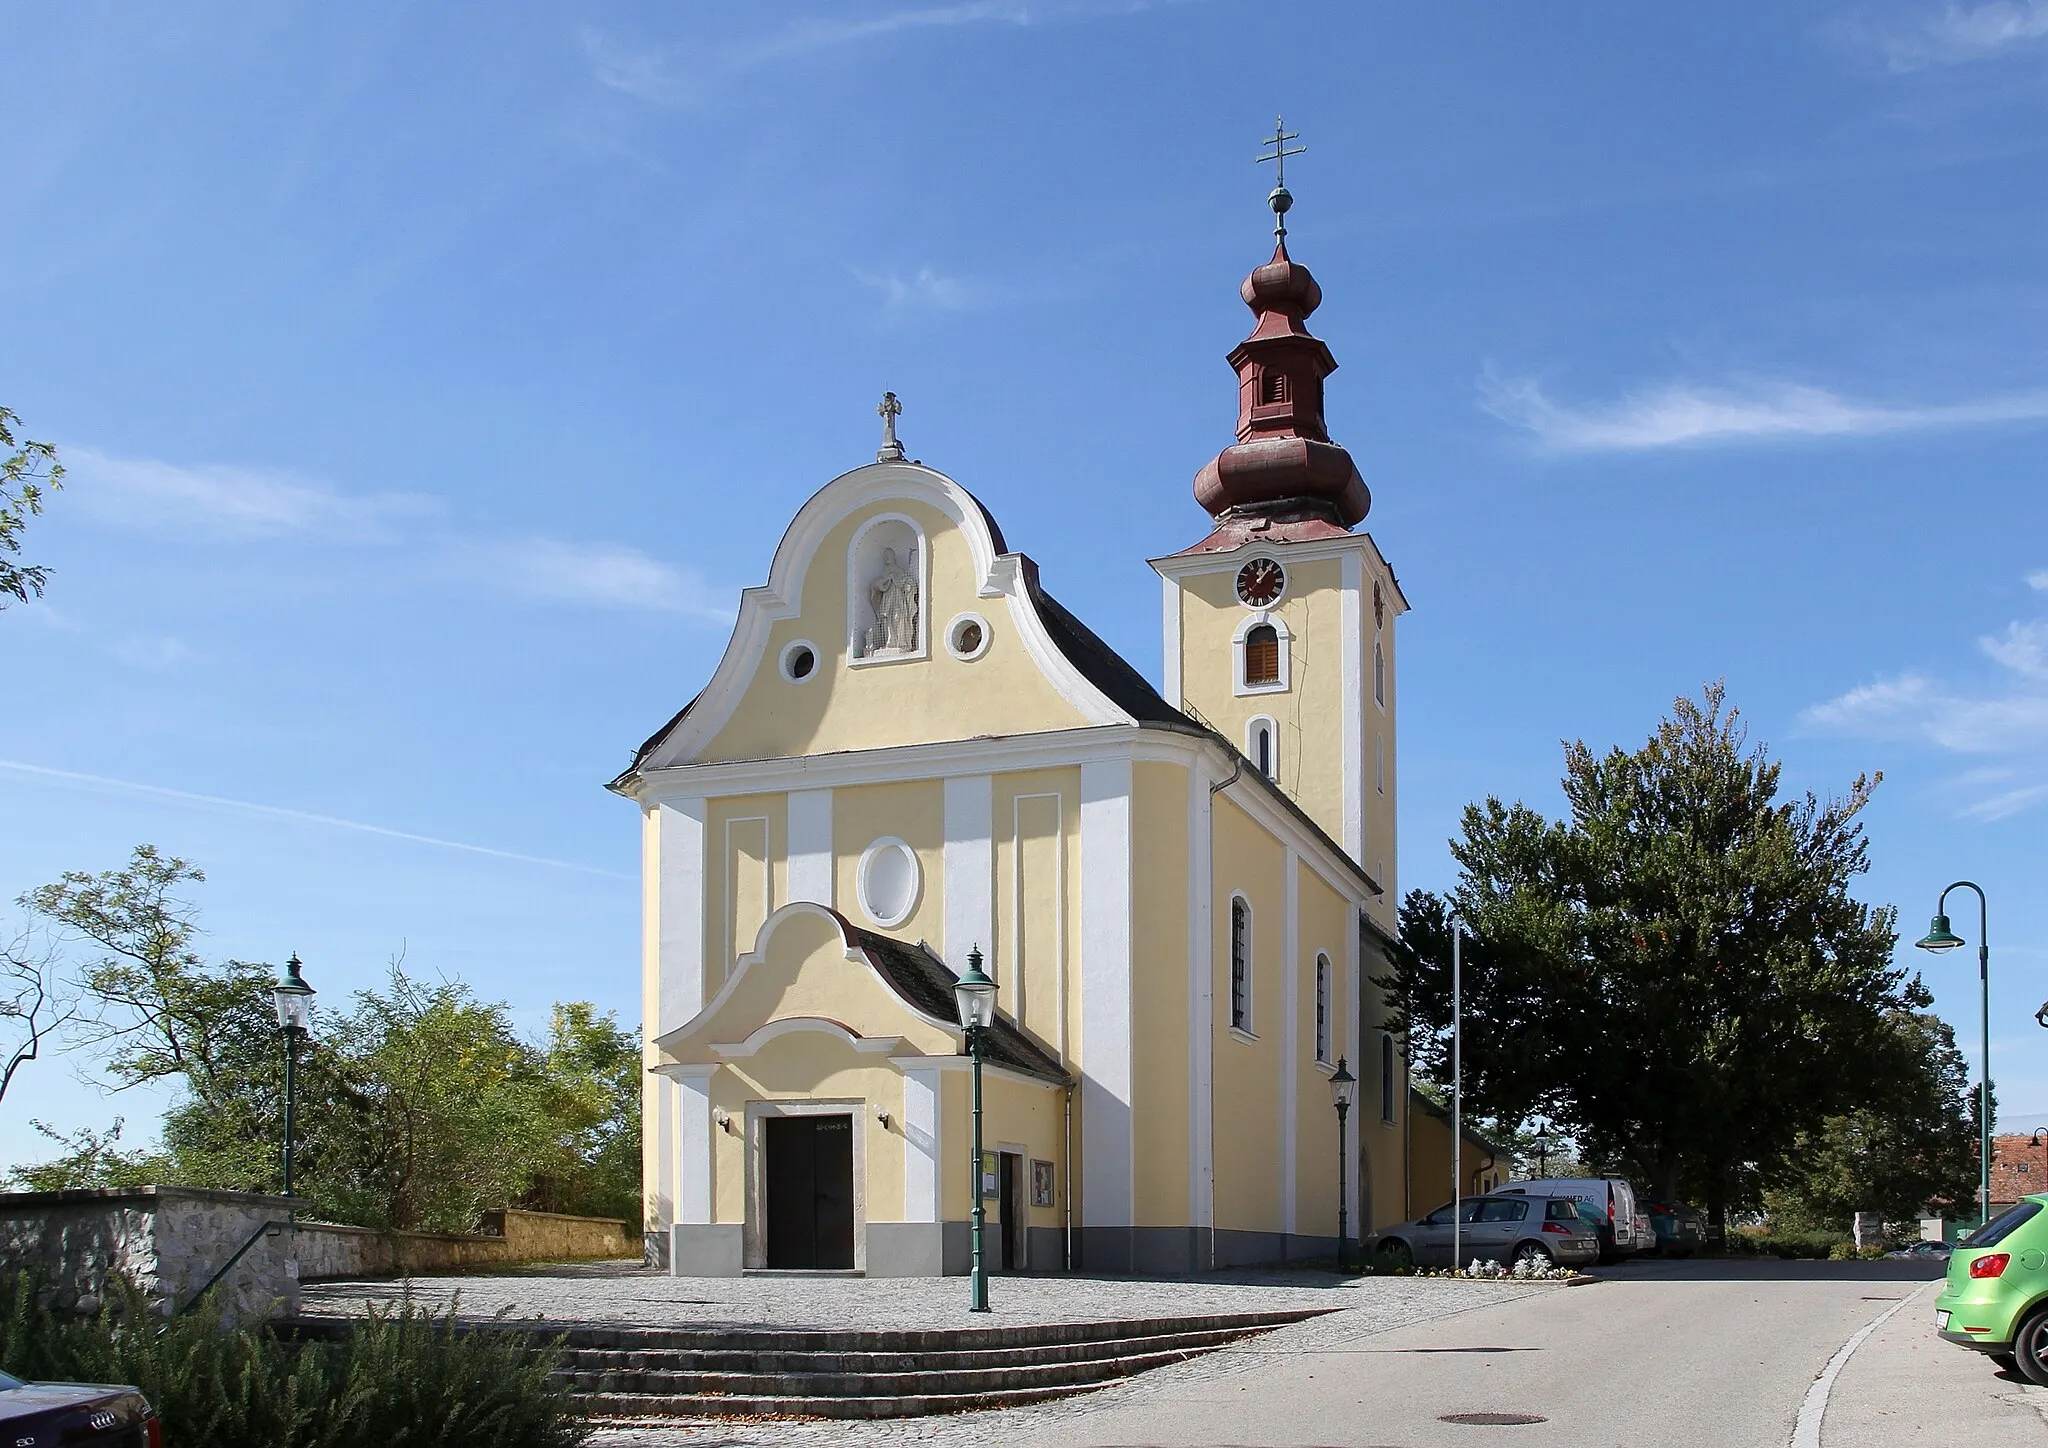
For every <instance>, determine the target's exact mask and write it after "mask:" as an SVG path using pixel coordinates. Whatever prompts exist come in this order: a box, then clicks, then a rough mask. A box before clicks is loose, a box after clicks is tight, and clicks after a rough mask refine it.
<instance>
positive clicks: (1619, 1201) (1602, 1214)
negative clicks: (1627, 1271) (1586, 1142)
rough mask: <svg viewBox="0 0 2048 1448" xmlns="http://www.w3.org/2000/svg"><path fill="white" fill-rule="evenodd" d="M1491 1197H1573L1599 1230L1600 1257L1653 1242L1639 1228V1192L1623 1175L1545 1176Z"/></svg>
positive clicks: (1496, 1191)
mask: <svg viewBox="0 0 2048 1448" xmlns="http://www.w3.org/2000/svg"><path fill="white" fill-rule="evenodd" d="M1488 1195H1489V1196H1496V1197H1499V1196H1529V1197H1570V1198H1572V1199H1573V1200H1575V1201H1577V1202H1578V1203H1579V1207H1580V1215H1581V1216H1584V1217H1586V1218H1588V1219H1590V1220H1591V1221H1592V1223H1593V1225H1594V1226H1595V1227H1596V1228H1598V1229H1599V1232H1600V1260H1601V1261H1603V1262H1615V1261H1619V1260H1620V1259H1621V1258H1623V1257H1627V1256H1631V1255H1633V1254H1634V1253H1637V1252H1640V1251H1642V1250H1643V1249H1644V1248H1645V1247H1647V1246H1648V1245H1650V1244H1649V1243H1648V1242H1646V1241H1644V1240H1643V1234H1641V1233H1639V1232H1638V1231H1637V1230H1636V1191H1635V1188H1634V1187H1632V1186H1630V1185H1629V1184H1628V1183H1627V1182H1626V1181H1624V1180H1623V1179H1622V1178H1620V1177H1542V1178H1539V1179H1537V1180H1535V1181H1526V1182H1510V1183H1509V1184H1508V1185H1506V1186H1504V1187H1495V1188H1494V1189H1493V1190H1492V1191H1491V1192H1489V1193H1488Z"/></svg>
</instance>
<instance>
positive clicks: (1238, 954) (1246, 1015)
mask: <svg viewBox="0 0 2048 1448" xmlns="http://www.w3.org/2000/svg"><path fill="white" fill-rule="evenodd" d="M1230 1026H1231V1029H1232V1030H1237V1031H1244V1032H1247V1033H1249V1032H1250V1030H1251V1028H1252V907H1251V906H1249V905H1247V904H1246V903H1245V900H1244V897H1243V896H1242V895H1239V896H1236V897H1234V898H1233V899H1232V900H1231V902H1230Z"/></svg>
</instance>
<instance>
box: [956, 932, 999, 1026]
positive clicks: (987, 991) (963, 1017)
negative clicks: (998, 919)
mask: <svg viewBox="0 0 2048 1448" xmlns="http://www.w3.org/2000/svg"><path fill="white" fill-rule="evenodd" d="M953 1005H954V1007H955V1009H957V1010H958V1011H959V1013H960V1024H961V1025H962V1026H964V1027H966V1028H967V1029H968V1030H970V1031H984V1030H987V1029H988V1027H989V1026H990V1025H991V1024H993V1023H994V1021H995V1018H996V983H995V982H994V981H992V980H990V979H989V978H988V977H987V976H986V975H984V974H982V970H981V947H980V946H978V945H976V946H973V947H972V948H970V949H969V950H968V952H967V973H966V974H965V975H963V976H961V977H960V979H959V980H957V981H955V982H954V984H953Z"/></svg>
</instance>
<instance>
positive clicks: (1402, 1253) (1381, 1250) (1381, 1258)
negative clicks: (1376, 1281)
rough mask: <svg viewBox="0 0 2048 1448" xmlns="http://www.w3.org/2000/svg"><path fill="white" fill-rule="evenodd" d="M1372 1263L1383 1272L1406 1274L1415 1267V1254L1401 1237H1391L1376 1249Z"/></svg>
mask: <svg viewBox="0 0 2048 1448" xmlns="http://www.w3.org/2000/svg"><path fill="white" fill-rule="evenodd" d="M1372 1261H1373V1266H1374V1267H1375V1268H1376V1269H1378V1270H1379V1271H1381V1272H1405V1271H1407V1270H1408V1269H1409V1268H1410V1267H1413V1266H1414V1265H1415V1254H1414V1252H1412V1251H1410V1250H1409V1247H1408V1244H1407V1243H1406V1242H1404V1241H1402V1240H1401V1239H1400V1238H1399V1237H1389V1238H1387V1239H1386V1240H1384V1241H1382V1242H1381V1243H1380V1244H1379V1246H1378V1247H1377V1248H1375V1249H1374V1251H1373V1254H1372Z"/></svg>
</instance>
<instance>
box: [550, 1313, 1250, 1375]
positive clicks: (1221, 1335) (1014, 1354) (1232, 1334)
mask: <svg viewBox="0 0 2048 1448" xmlns="http://www.w3.org/2000/svg"><path fill="white" fill-rule="evenodd" d="M1275 1325H1277V1324H1275ZM1248 1330H1250V1331H1257V1330H1260V1325H1253V1326H1252V1327H1251V1328H1249V1329H1247V1328H1246V1327H1244V1326H1238V1327H1213V1328H1206V1329H1197V1330H1195V1331H1191V1332H1174V1333H1160V1334H1154V1335H1148V1336H1143V1337H1127V1338H1126V1337H1119V1338H1100V1339H1095V1340H1092V1341H1083V1342H1048V1343H1041V1344H1038V1345H1035V1346H1014V1347H990V1348H968V1349H955V1348H948V1349H928V1350H925V1351H921V1352H915V1353H910V1352H901V1351H899V1352H812V1351H805V1350H796V1351H790V1350H782V1351H776V1350H765V1351H763V1350H745V1349H731V1348H717V1349H706V1350H693V1349H689V1348H654V1349H647V1348H571V1349H570V1350H569V1351H568V1352H567V1353H566V1354H565V1358H566V1361H565V1362H564V1367H565V1368H567V1369H568V1370H569V1371H571V1372H573V1373H575V1374H576V1375H577V1376H578V1378H579V1380H580V1379H581V1378H582V1377H583V1376H585V1375H589V1374H605V1373H610V1374H620V1375H626V1376H631V1375H634V1374H644V1373H650V1372H666V1373H702V1374H721V1373H756V1374H791V1373H816V1374H840V1373H889V1372H900V1371H903V1370H904V1363H905V1361H906V1359H910V1358H913V1357H914V1358H915V1359H917V1360H918V1361H919V1362H920V1363H921V1364H923V1365H924V1368H925V1369H926V1370H928V1371H933V1372H963V1371H974V1370H979V1369H987V1368H1019V1367H1039V1366H1050V1365H1054V1364H1059V1363H1078V1362H1087V1361H1090V1360H1091V1359H1095V1358H1099V1357H1100V1356H1101V1355H1102V1352H1103V1349H1104V1347H1105V1345H1106V1344H1112V1343H1113V1344H1114V1345H1115V1346H1116V1347H1117V1349H1118V1351H1119V1353H1120V1354H1121V1355H1123V1356H1126V1357H1141V1356H1145V1355H1148V1354H1154V1353H1171V1352H1194V1351H1204V1350H1206V1349H1208V1348H1212V1347H1221V1346H1222V1345H1223V1344H1225V1343H1229V1342H1235V1341H1236V1340H1237V1339H1239V1338H1241V1337H1243V1336H1244V1335H1245V1334H1246V1332H1247V1331H1248Z"/></svg>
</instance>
